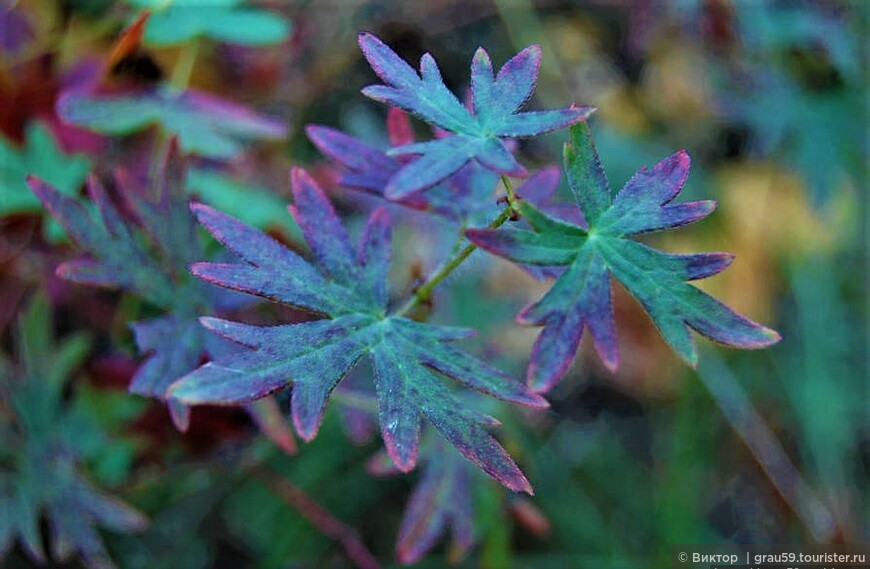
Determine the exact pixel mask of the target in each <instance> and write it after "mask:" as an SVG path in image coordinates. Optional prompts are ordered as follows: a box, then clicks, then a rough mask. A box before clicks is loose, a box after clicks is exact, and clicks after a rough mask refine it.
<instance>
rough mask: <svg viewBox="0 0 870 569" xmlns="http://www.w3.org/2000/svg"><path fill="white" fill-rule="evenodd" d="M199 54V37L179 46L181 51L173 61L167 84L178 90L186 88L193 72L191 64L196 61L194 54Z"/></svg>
mask: <svg viewBox="0 0 870 569" xmlns="http://www.w3.org/2000/svg"><path fill="white" fill-rule="evenodd" d="M198 54H199V38H193V39H192V40H190V41H189V42H187V43H186V44H184V47H183V48H181V53H180V54H179V56H178V61H176V62H175V67H174V68H173V69H172V77H170V78H169V84H170V85H172V86H173V87H175V88H176V89H178V90H184V89H187V85H188V83H190V76H191V75H192V74H193V66H194V64H195V63H196V56H197V55H198Z"/></svg>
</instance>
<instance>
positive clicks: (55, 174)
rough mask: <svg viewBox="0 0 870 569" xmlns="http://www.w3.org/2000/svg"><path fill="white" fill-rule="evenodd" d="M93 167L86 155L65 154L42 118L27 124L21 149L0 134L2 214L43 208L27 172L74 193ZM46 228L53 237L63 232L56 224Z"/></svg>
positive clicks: (64, 191) (70, 193)
mask: <svg viewBox="0 0 870 569" xmlns="http://www.w3.org/2000/svg"><path fill="white" fill-rule="evenodd" d="M90 167H91V166H90V163H89V161H88V159H87V158H85V157H84V156H82V155H79V154H75V155H72V156H70V155H67V154H65V153H64V152H63V151H62V150H61V149H60V147H59V146H58V144H57V143H56V142H55V140H54V137H53V136H52V134H51V130H49V128H48V127H47V126H46V125H44V124H43V123H40V122H31V123H29V124H28V125H27V129H26V130H25V136H24V147H23V148H21V149H18V148H16V147H15V146H13V145H12V144H10V143H9V142H7V141H6V140H4V139H3V138H0V216H2V215H8V214H13V213H27V212H33V211H41V209H42V207H41V204H40V203H39V200H38V199H37V198H36V196H34V195H33V193H32V192H30V191H29V190H28V189H27V184H26V182H25V178H26V177H27V175H28V174H35V175H36V176H39V177H40V178H42V179H44V180H45V181H47V182H48V183H49V184H51V185H53V186H54V187H56V188H57V189H58V191H60V192H61V193H62V194H64V195H67V196H72V195H75V194H76V193H78V191H79V190H80V189H81V187H82V185H83V184H84V181H85V177H86V176H87V174H88V170H90ZM46 228H47V230H48V234H49V236H50V237H52V238H54V239H57V238H60V237H62V236H63V232H62V231H60V229H59V228H58V227H57V226H56V225H48V226H46Z"/></svg>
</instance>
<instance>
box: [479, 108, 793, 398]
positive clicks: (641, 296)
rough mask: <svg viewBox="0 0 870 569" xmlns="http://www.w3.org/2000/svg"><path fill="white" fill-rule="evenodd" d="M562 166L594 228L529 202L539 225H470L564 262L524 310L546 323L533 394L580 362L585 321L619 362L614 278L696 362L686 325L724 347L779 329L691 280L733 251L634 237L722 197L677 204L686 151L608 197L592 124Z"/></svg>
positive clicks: (524, 209)
mask: <svg viewBox="0 0 870 569" xmlns="http://www.w3.org/2000/svg"><path fill="white" fill-rule="evenodd" d="M565 171H566V174H567V176H568V181H569V185H570V186H571V189H572V190H573V192H574V196H575V198H576V203H577V206H578V207H579V208H580V209H581V210H582V212H583V214H584V216H585V220H586V222H587V224H588V225H587V226H585V227H584V226H580V225H575V224H572V223H566V222H563V221H559V220H556V219H553V218H550V217H548V216H547V215H545V214H543V213H541V212H540V211H538V210H537V209H535V208H534V207H533V206H531V205H530V204H529V203H528V202H526V201H520V202H519V204H518V209H519V211H520V213H521V214H522V216H523V217H524V218H525V219H526V220H527V221H528V222H529V224H530V225H531V226H532V228H533V231H526V230H519V229H502V230H484V229H473V230H469V231H468V232H467V233H466V234H467V235H468V238H469V239H470V240H471V241H472V242H474V243H476V244H477V245H479V246H480V247H483V248H484V249H487V250H488V251H490V252H492V253H494V254H496V255H499V256H502V257H505V258H506V259H509V260H511V261H514V262H517V263H524V264H538V265H547V266H565V267H566V269H565V272H564V273H563V274H562V276H560V277H559V278H558V279H557V280H556V282H555V284H554V285H553V287H552V288H551V289H550V290H549V292H547V294H546V295H544V297H543V298H542V299H541V300H539V301H538V302H536V303H534V304H532V305H530V306H528V307H527V308H525V309H524V310H523V311H522V312H521V313H520V314H519V315H518V317H517V319H518V320H519V321H520V322H521V323H525V324H530V325H536V326H543V327H544V330H543V331H542V332H541V335H540V336H539V337H538V340H537V342H536V343H535V346H534V348H533V351H532V356H531V359H530V361H529V366H528V370H527V380H528V382H529V385H530V387H531V388H532V389H533V390H535V391H539V392H540V391H546V390H548V389H550V388H551V387H552V386H553V385H554V384H555V383H556V381H558V379H559V378H560V377H561V376H562V375H564V374H565V372H566V371H567V370H568V368H569V367H570V365H571V362H572V361H573V359H574V355H575V353H576V351H577V345H578V344H579V342H580V338H581V335H582V333H583V328H584V327H588V328H589V331H590V333H591V334H592V339H593V341H594V343H595V346H596V348H597V350H598V353H599V355H600V356H601V358H602V360H603V361H604V363H605V364H606V365H607V366H608V367H610V368H612V369H615V368H616V366H617V362H618V359H619V355H618V350H617V343H616V330H615V327H614V323H613V307H612V304H611V291H610V289H611V283H610V277H611V275H612V276H613V277H614V278H616V280H618V281H619V282H620V283H621V284H622V285H623V286H625V288H627V289H628V291H629V292H630V293H631V294H632V295H633V296H634V297H635V298H636V299H637V300H638V301H640V303H641V304H642V305H643V307H644V308H645V309H646V311H647V312H648V313H649V315H650V317H651V318H652V320H653V322H654V323H655V325H656V326H657V327H658V329H659V331H660V332H661V333H662V336H664V338H665V340H666V341H667V342H668V344H670V346H671V347H672V348H673V349H674V351H676V352H677V354H679V355H680V356H681V357H682V358H683V359H684V360H686V361H687V362H688V363H689V364H690V365H695V363H696V362H697V358H698V356H697V350H696V348H695V345H694V342H693V340H692V337H691V334H690V332H689V328H692V329H694V330H696V331H697V332H700V333H701V334H703V335H704V336H707V337H708V338H710V339H712V340H715V341H717V342H720V343H722V344H725V345H728V346H734V347H740V348H760V347H764V346H768V345H770V344H773V343H775V342H777V341H778V340H779V334H777V333H776V332H775V331H773V330H771V329H769V328H765V327H764V326H761V325H759V324H756V323H755V322H753V321H751V320H749V319H747V318H745V317H743V316H741V315H739V314H737V313H735V312H734V311H732V310H731V309H730V308H728V307H727V306H725V305H724V304H722V303H721V302H719V301H717V300H716V299H714V298H713V297H711V296H709V295H707V294H706V293H704V292H702V291H701V290H699V289H698V288H696V287H694V286H692V285H690V284H688V283H687V282H686V281H691V280H697V279H702V278H705V277H709V276H711V275H715V274H716V273H719V272H720V271H722V270H724V269H725V268H726V267H727V266H728V265H729V264H730V263H731V261H732V256H731V255H729V254H727V253H698V254H693V255H672V254H668V253H663V252H660V251H657V250H655V249H652V248H650V247H647V246H646V245H643V244H641V243H638V242H637V241H634V240H632V239H629V237H631V236H633V235H637V234H640V233H646V232H650V231H659V230H662V229H669V228H672V227H678V226H681V225H685V224H688V223H692V222H694V221H697V220H699V219H702V218H704V217H706V216H707V215H709V214H710V213H711V212H712V211H713V209H714V208H715V202H712V201H698V202H689V203H680V204H673V203H671V202H672V200H673V199H674V198H675V197H676V196H677V194H679V192H680V191H681V190H682V188H683V185H684V184H685V182H686V177H687V176H688V173H689V156H688V154H686V152H685V151H681V152H678V153H676V154H674V155H673V156H671V157H669V158H666V159H664V160H662V161H661V162H659V163H658V164H657V165H656V166H655V167H653V168H652V169H651V170H647V169H646V168H642V169H641V170H639V171H638V172H637V174H635V175H634V177H632V178H631V180H629V181H628V182H627V183H626V184H625V186H624V187H623V188H622V190H620V191H619V193H617V194H616V196H615V197H611V193H610V187H609V184H608V182H607V179H606V177H605V176H604V172H603V170H602V168H601V163H600V162H599V159H598V154H597V152H596V151H595V146H594V144H593V142H592V136H591V133H590V132H589V129H588V127H586V126H585V125H578V126H575V127H573V128H572V129H571V140H570V142H569V143H568V144H566V145H565Z"/></svg>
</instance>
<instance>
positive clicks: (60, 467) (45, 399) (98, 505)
mask: <svg viewBox="0 0 870 569" xmlns="http://www.w3.org/2000/svg"><path fill="white" fill-rule="evenodd" d="M52 325H53V324H52V322H51V319H50V315H49V309H48V305H47V302H46V301H45V298H44V297H41V296H37V297H36V299H35V300H34V301H33V302H32V303H31V306H30V308H29V309H28V311H27V312H26V313H25V314H24V316H23V317H22V318H21V320H20V324H19V347H20V350H21V352H22V354H23V355H24V356H25V357H24V358H23V362H22V363H21V365H20V366H11V365H5V364H4V362H0V407H2V408H3V409H4V413H3V414H0V440H2V441H3V442H4V445H3V450H2V453H0V455H6V454H7V453H8V456H3V458H4V460H3V461H2V463H0V557H2V556H3V555H4V554H5V552H6V550H7V548H8V546H9V545H10V544H11V543H12V542H13V541H14V540H15V539H18V540H20V541H21V543H22V546H23V549H24V550H25V551H26V552H27V554H28V555H29V556H30V557H31V558H32V559H33V560H34V561H36V562H37V563H44V562H45V561H46V560H47V555H46V553H45V549H44V547H43V543H42V539H41V537H40V534H39V529H38V528H39V521H40V518H41V516H43V515H45V516H46V518H47V520H48V525H49V528H50V529H51V535H52V540H51V542H50V544H51V552H52V557H54V559H56V560H57V561H60V562H63V561H66V560H68V559H69V558H70V557H71V556H72V554H73V553H78V555H79V556H80V557H81V558H82V561H83V562H84V564H85V565H86V566H87V567H92V568H107V567H114V565H113V564H112V561H111V559H110V558H109V556H108V553H107V552H106V550H105V547H104V546H103V542H102V539H101V538H100V536H99V533H98V532H97V529H96V528H97V526H102V527H105V528H107V529H110V530H113V531H117V532H135V531H139V530H141V529H143V528H144V527H145V525H146V523H147V521H146V519H145V518H144V516H143V515H142V514H140V513H139V512H138V511H136V510H134V509H133V508H131V507H130V506H128V505H126V504H125V503H124V502H121V501H120V500H118V499H116V498H113V497H111V496H108V495H106V494H104V493H103V492H101V491H100V490H98V489H97V488H95V487H94V486H93V485H92V484H91V483H90V482H89V481H88V480H87V478H86V477H85V476H84V475H83V473H81V472H80V464H79V463H80V462H81V458H82V448H81V446H80V441H79V440H78V437H76V434H77V433H81V425H80V424H79V423H77V422H76V421H75V420H74V417H73V416H72V415H71V414H70V413H69V411H68V410H67V409H66V408H65V407H64V405H63V403H62V401H61V393H62V391H61V390H62V388H63V386H64V383H66V381H67V379H68V376H69V372H71V371H72V370H73V368H74V367H76V365H77V364H78V363H80V361H81V359H82V358H83V356H84V355H85V354H86V351H87V343H83V342H82V340H81V338H78V337H72V338H70V339H68V340H66V341H65V342H64V343H62V344H60V345H58V346H55V344H54V339H53V338H52V337H51V333H50V330H51V329H52ZM53 364H57V366H54V365H53ZM47 371H53V373H55V374H56V375H55V376H54V377H51V375H50V374H47Z"/></svg>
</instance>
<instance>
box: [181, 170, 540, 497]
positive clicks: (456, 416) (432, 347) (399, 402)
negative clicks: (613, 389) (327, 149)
mask: <svg viewBox="0 0 870 569" xmlns="http://www.w3.org/2000/svg"><path fill="white" fill-rule="evenodd" d="M292 179H293V194H294V197H295V204H294V206H293V207H292V208H291V211H292V213H293V215H294V217H295V218H296V221H297V223H298V224H299V226H300V227H301V228H302V231H303V234H304V235H305V238H306V241H307V242H308V245H309V247H310V249H311V250H312V252H313V253H314V255H313V257H314V261H313V262H310V263H309V262H308V261H305V260H303V259H302V258H301V257H299V256H297V255H296V254H294V253H292V252H290V251H289V250H286V249H284V248H283V247H282V246H281V245H279V244H278V243H276V242H274V241H272V240H271V239H270V238H269V237H267V236H266V235H265V234H263V233H261V232H260V231H258V230H256V229H253V228H251V227H248V226H246V225H244V224H242V223H241V222H239V221H237V220H234V219H233V218H231V217H228V216H226V215H224V214H221V213H218V212H216V211H214V210H212V209H210V208H207V207H205V206H194V211H195V213H196V215H197V216H198V217H199V219H200V221H201V222H202V223H203V224H204V225H205V226H206V228H207V229H209V230H210V231H211V232H212V233H213V234H214V235H215V237H217V238H218V240H220V241H221V242H223V243H224V244H226V245H227V246H228V247H230V248H231V249H232V250H233V251H234V252H235V253H236V254H237V255H238V256H239V257H240V260H241V263H238V264H229V265H227V264H222V265H217V264H212V263H198V264H195V265H194V266H193V271H194V272H195V273H196V274H197V275H199V276H201V277H203V278H207V279H208V280H210V281H211V282H213V283H215V284H219V285H221V286H225V287H229V288H233V289H237V290H244V291H246V292H249V293H251V294H256V295H259V296H264V297H267V298H269V299H271V300H274V301H277V302H282V303H286V304H290V305H293V306H303V307H305V308H308V309H310V310H312V311H316V312H318V313H320V314H323V315H325V316H327V317H328V318H326V319H323V320H316V321H310V322H304V323H301V324H288V325H281V326H273V327H268V328H264V327H258V326H249V325H246V324H239V323H235V322H229V321H226V320H220V319H216V318H204V319H202V321H203V324H204V325H205V326H206V327H207V328H209V329H210V330H212V331H213V332H215V333H217V334H219V335H220V336H222V337H224V338H226V339H228V340H231V341H233V342H235V343H237V344H239V345H241V346H244V347H245V349H243V350H241V351H238V352H236V353H232V354H228V355H226V356H224V357H220V358H218V359H216V360H215V361H212V362H210V363H207V364H205V365H204V366H202V367H200V368H199V369H197V370H196V371H194V372H192V373H190V374H188V375H187V376H185V377H183V378H182V379H180V380H179V381H178V382H176V383H175V384H174V385H173V386H172V388H171V389H170V394H171V396H172V397H173V398H175V399H177V400H178V401H180V402H182V403H184V404H199V403H214V404H238V403H246V402H250V401H254V400H257V399H259V398H262V397H265V396H266V395H268V394H270V393H272V392H275V391H278V390H280V389H284V388H288V387H291V386H292V398H291V411H292V416H293V423H294V425H295V426H296V431H297V432H298V433H299V435H300V436H301V437H302V438H303V439H305V440H311V439H312V438H313V437H314V436H315V435H316V434H317V430H318V428H319V426H320V423H321V421H322V418H323V413H324V410H325V408H326V405H327V402H328V400H329V397H330V394H331V393H332V391H333V390H334V389H335V387H336V386H337V384H338V383H339V382H340V381H341V380H342V379H343V378H344V377H345V376H346V375H347V374H348V372H349V371H350V370H351V369H352V368H353V367H354V366H355V365H356V364H357V362H358V361H359V360H360V359H361V358H363V357H368V358H369V359H370V360H371V362H372V365H373V368H374V371H375V385H376V391H377V399H378V407H379V422H380V426H381V433H382V436H383V438H384V441H385V444H386V447H387V449H388V451H389V453H390V456H391V458H392V460H393V462H394V463H395V464H396V466H397V467H399V468H400V469H402V470H405V471H407V470H409V469H411V468H413V466H414V464H415V463H416V459H417V450H418V447H419V433H420V425H421V421H422V420H423V419H426V420H428V422H430V423H431V424H432V425H433V426H434V427H435V428H436V429H437V430H438V431H439V432H440V433H441V434H442V435H443V436H444V437H445V438H446V439H448V440H449V441H450V442H452V443H453V444H454V445H455V446H456V447H457V448H458V449H459V450H460V452H462V454H464V455H465V456H466V457H467V458H468V459H469V460H471V461H472V462H474V463H475V464H477V465H479V466H480V467H481V468H482V469H483V470H484V471H485V472H487V473H488V474H489V475H490V476H492V477H493V478H496V479H497V480H499V481H500V482H502V483H503V484H504V485H505V486H507V487H508V488H511V489H513V490H516V491H526V492H531V486H530V485H529V483H528V481H527V480H526V478H525V477H524V476H523V474H522V473H521V472H520V471H519V469H518V468H517V466H516V464H515V463H514V462H513V461H512V460H511V458H510V457H509V456H508V455H507V453H506V452H505V450H504V449H503V448H502V447H501V446H500V445H499V444H498V443H497V442H496V440H495V439H494V438H493V437H492V436H491V435H490V434H489V433H488V432H487V431H486V427H489V426H492V425H493V423H494V421H493V419H491V418H490V417H487V416H485V415H482V414H480V413H478V412H475V411H473V410H471V409H468V408H466V407H464V406H463V405H462V404H460V403H459V401H458V400H457V399H456V398H455V397H454V395H453V393H452V390H451V389H449V388H448V387H447V385H445V382H444V380H443V378H441V377H439V376H438V375H436V373H435V372H440V373H441V374H443V375H446V376H448V377H450V378H453V379H454V380H456V381H457V382H458V383H461V384H463V385H465V386H467V387H471V388H473V389H476V390H478V391H481V392H483V393H487V394H489V395H492V396H493V397H496V398H498V399H502V400H505V401H512V402H516V403H520V404H524V405H529V406H533V407H544V406H546V401H544V399H543V398H541V397H540V396H538V395H535V394H531V393H529V392H528V391H527V389H526V388H525V386H523V385H522V384H521V383H520V382H518V381H517V380H515V379H513V378H512V377H510V376H508V375H506V374H504V373H502V372H500V371H499V370H497V369H495V368H493V367H491V366H489V365H488V364H486V363H485V362H483V361H481V360H479V359H477V358H474V357H473V356H471V355H469V354H467V353H465V352H463V351H461V350H459V349H458V348H455V347H453V346H452V345H450V344H449V342H453V341H456V340H458V339H461V338H465V337H467V336H468V335H469V334H470V333H471V332H470V331H469V330H465V329H456V328H448V327H443V326H432V325H428V324H421V323H417V322H413V321H411V320H407V319H405V318H401V317H397V316H387V315H386V308H387V307H386V302H387V298H388V295H387V288H386V278H387V273H388V269H389V261H390V249H391V238H390V225H389V219H388V216H387V213H386V211H385V210H383V209H379V210H376V211H375V212H374V213H373V214H372V216H371V217H370V219H369V222H368V224H367V226H366V228H365V230H364V231H363V234H362V238H361V241H360V244H359V247H358V249H357V250H356V251H355V250H354V248H353V247H352V246H351V244H350V241H349V238H348V236H347V234H346V232H345V230H344V228H343V227H342V226H341V224H340V222H339V220H338V218H337V217H336V215H335V211H334V210H333V208H332V206H331V204H330V203H329V201H328V200H327V198H326V196H325V195H324V194H323V192H322V191H321V190H320V188H319V187H318V186H317V185H316V183H315V182H314V181H313V180H312V179H311V178H310V177H309V176H308V175H307V174H305V173H304V172H303V171H301V170H297V171H294V174H293V177H292Z"/></svg>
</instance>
